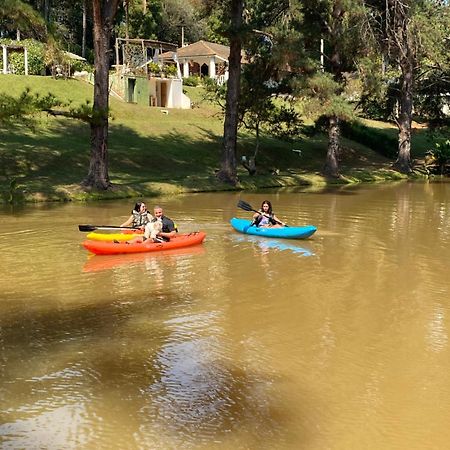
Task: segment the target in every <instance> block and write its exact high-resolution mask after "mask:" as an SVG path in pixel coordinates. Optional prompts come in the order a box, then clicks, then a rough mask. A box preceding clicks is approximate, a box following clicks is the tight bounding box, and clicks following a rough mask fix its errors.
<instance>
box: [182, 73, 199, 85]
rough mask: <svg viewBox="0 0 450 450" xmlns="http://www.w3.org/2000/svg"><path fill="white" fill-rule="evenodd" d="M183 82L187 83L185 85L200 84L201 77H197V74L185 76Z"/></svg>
mask: <svg viewBox="0 0 450 450" xmlns="http://www.w3.org/2000/svg"><path fill="white" fill-rule="evenodd" d="M183 84H184V85H185V86H194V87H195V86H198V85H199V84H200V77H197V76H195V75H194V76H192V75H191V76H190V77H187V78H184V79H183Z"/></svg>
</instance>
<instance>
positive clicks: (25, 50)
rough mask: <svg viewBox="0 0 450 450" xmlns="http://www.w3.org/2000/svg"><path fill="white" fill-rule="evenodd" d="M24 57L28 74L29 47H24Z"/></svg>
mask: <svg viewBox="0 0 450 450" xmlns="http://www.w3.org/2000/svg"><path fill="white" fill-rule="evenodd" d="M23 59H24V60H25V75H28V49H27V48H26V47H24V48H23Z"/></svg>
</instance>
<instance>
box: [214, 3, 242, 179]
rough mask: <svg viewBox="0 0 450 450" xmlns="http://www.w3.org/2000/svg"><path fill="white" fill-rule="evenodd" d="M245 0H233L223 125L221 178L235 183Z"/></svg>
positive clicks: (218, 174)
mask: <svg viewBox="0 0 450 450" xmlns="http://www.w3.org/2000/svg"><path fill="white" fill-rule="evenodd" d="M242 11H243V0H231V36H230V56H229V58H228V66H229V68H228V71H229V77H228V83H227V97H226V108H225V121H224V127H223V144H222V159H221V168H220V170H219V172H218V173H217V178H219V180H221V181H223V182H225V183H229V184H232V185H235V184H236V183H237V170H236V145H237V130H238V102H239V90H240V82H241V49H242V37H241V34H240V33H241V25H242Z"/></svg>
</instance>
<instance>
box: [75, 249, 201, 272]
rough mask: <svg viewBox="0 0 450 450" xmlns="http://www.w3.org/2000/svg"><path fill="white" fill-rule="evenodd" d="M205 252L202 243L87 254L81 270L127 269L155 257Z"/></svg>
mask: <svg viewBox="0 0 450 450" xmlns="http://www.w3.org/2000/svg"><path fill="white" fill-rule="evenodd" d="M204 252H205V248H204V247H203V246H202V245H196V246H192V247H186V248H179V249H173V250H164V251H160V252H150V253H131V254H120V255H91V254H90V255H89V259H88V260H87V262H86V264H85V265H84V266H83V272H97V271H100V270H106V269H114V268H117V267H122V266H123V267H125V268H126V269H129V268H130V267H132V266H133V265H136V264H137V265H139V264H142V263H143V264H144V265H149V264H151V263H152V261H154V260H155V258H159V259H170V258H172V259H177V258H183V257H185V256H190V255H201V254H203V253H204Z"/></svg>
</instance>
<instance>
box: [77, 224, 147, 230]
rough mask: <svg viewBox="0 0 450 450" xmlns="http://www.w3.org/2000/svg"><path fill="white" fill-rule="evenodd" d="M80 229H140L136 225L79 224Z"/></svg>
mask: <svg viewBox="0 0 450 450" xmlns="http://www.w3.org/2000/svg"><path fill="white" fill-rule="evenodd" d="M78 229H79V230H80V231H95V230H138V228H134V227H117V226H114V225H78Z"/></svg>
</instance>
